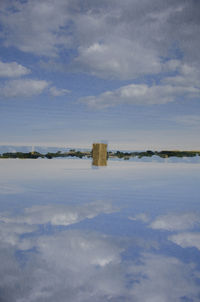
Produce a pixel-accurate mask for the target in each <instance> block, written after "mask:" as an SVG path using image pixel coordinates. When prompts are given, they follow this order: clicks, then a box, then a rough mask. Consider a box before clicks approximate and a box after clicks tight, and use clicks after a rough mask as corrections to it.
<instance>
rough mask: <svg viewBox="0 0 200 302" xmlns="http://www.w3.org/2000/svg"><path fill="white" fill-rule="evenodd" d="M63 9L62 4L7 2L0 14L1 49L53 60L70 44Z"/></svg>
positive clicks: (60, 0) (52, 2)
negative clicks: (11, 47) (51, 57)
mask: <svg viewBox="0 0 200 302" xmlns="http://www.w3.org/2000/svg"><path fill="white" fill-rule="evenodd" d="M11 7H12V8H13V9H12V10H11V9H10V8H11ZM66 7H67V2H66V1H64V0H59V1H54V0H50V1H42V2H41V1H39V0H36V1H30V0H29V1H26V2H23V3H22V2H15V3H12V2H11V1H8V6H7V9H6V8H5V7H4V9H3V11H2V14H1V24H2V25H3V27H4V32H3V34H4V35H3V37H4V45H5V46H7V47H8V46H15V47H17V48H18V49H20V50H22V51H24V52H30V53H34V54H36V55H44V56H56V55H57V52H58V49H59V46H60V47H61V46H64V45H67V44H68V41H69V40H70V37H69V38H68V37H67V35H66V29H64V27H65V26H66V25H67V22H68V14H66Z"/></svg>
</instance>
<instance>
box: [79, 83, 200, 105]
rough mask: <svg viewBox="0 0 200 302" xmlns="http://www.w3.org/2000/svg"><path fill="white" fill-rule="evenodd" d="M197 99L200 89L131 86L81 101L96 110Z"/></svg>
mask: <svg viewBox="0 0 200 302" xmlns="http://www.w3.org/2000/svg"><path fill="white" fill-rule="evenodd" d="M186 96H187V97H188V98H197V97H199V96H200V88H196V87H193V86H189V87H182V86H174V85H153V86H148V85H146V84H130V85H126V86H122V87H120V88H119V89H116V90H114V91H106V92H104V93H102V94H100V95H97V96H88V97H83V98H80V99H79V101H80V102H83V103H86V104H87V105H88V106H90V107H92V108H96V109H102V108H107V107H112V106H116V105H118V104H149V105H153V104H165V103H168V102H173V101H175V100H176V99H177V98H179V97H186Z"/></svg>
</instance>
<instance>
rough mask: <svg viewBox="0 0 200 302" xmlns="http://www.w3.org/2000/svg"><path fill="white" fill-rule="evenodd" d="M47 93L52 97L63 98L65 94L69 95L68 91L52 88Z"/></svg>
mask: <svg viewBox="0 0 200 302" xmlns="http://www.w3.org/2000/svg"><path fill="white" fill-rule="evenodd" d="M49 92H50V94H51V95H52V96H63V95H66V94H68V93H70V90H68V89H58V88H56V87H54V86H52V87H51V88H50V89H49Z"/></svg>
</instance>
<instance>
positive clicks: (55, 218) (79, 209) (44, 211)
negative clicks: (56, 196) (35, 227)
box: [0, 202, 116, 226]
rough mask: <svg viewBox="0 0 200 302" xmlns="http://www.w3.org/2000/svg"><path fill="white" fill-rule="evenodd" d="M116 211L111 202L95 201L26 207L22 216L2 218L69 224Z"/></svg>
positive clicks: (16, 220) (34, 222) (28, 221)
mask: <svg viewBox="0 0 200 302" xmlns="http://www.w3.org/2000/svg"><path fill="white" fill-rule="evenodd" d="M115 211H116V209H114V208H113V207H112V205H111V203H109V202H106V203H105V202H94V203H88V204H84V205H77V206H65V205H63V206H62V205H47V206H33V207H31V208H27V209H25V210H24V214H23V215H21V216H15V217H9V216H2V217H0V220H1V221H3V222H5V223H10V222H12V223H13V222H14V223H27V224H30V225H32V224H45V223H51V224H52V225H65V226H67V225H70V224H74V223H78V222H80V221H82V220H84V219H87V218H88V219H92V218H94V217H95V216H97V215H99V214H101V213H104V214H109V213H112V212H115Z"/></svg>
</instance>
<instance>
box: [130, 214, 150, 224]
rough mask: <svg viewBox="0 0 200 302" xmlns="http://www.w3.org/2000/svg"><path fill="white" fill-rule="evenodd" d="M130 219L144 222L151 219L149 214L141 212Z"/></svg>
mask: <svg viewBox="0 0 200 302" xmlns="http://www.w3.org/2000/svg"><path fill="white" fill-rule="evenodd" d="M128 219H130V220H133V221H134V220H136V221H137V220H139V221H142V222H144V223H147V222H149V220H150V218H149V216H148V215H147V214H145V213H141V214H138V215H135V216H131V217H129V218H128Z"/></svg>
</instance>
